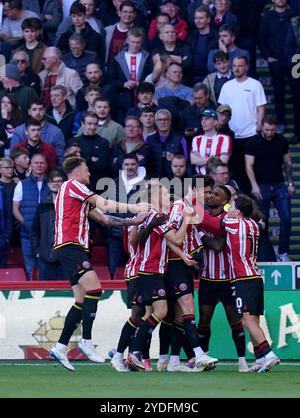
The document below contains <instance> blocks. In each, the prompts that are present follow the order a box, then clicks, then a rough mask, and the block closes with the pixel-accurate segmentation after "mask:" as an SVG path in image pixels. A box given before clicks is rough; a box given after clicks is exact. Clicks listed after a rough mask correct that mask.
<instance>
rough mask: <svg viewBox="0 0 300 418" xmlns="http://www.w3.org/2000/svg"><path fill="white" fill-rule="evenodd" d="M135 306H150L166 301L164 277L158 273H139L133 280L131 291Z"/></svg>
mask: <svg viewBox="0 0 300 418" xmlns="http://www.w3.org/2000/svg"><path fill="white" fill-rule="evenodd" d="M133 293H134V295H133V301H132V303H133V304H135V305H146V306H151V305H152V304H153V303H154V302H157V301H158V300H166V289H165V281H164V276H163V275H162V274H158V273H151V274H150V273H141V272H139V277H138V279H136V280H135V283H134V290H133Z"/></svg>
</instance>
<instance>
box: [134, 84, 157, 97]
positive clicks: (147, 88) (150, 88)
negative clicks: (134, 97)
mask: <svg viewBox="0 0 300 418" xmlns="http://www.w3.org/2000/svg"><path fill="white" fill-rule="evenodd" d="M148 92H150V93H153V94H154V93H155V87H154V85H153V84H152V83H148V81H143V82H142V83H140V84H139V85H138V87H137V89H136V93H137V94H139V93H148Z"/></svg>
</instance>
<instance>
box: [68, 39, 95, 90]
mask: <svg viewBox="0 0 300 418" xmlns="http://www.w3.org/2000/svg"><path fill="white" fill-rule="evenodd" d="M69 48H70V52H68V53H67V54H65V55H63V57H62V60H63V62H64V63H65V64H66V66H67V67H68V68H72V69H73V70H76V71H77V72H78V74H79V75H80V78H81V80H82V82H83V83H86V82H87V79H86V76H85V69H86V66H87V65H88V64H91V63H99V64H100V59H99V56H98V54H97V53H96V52H94V51H87V50H86V43H85V40H84V39H83V37H82V36H81V35H79V33H73V35H71V36H70V38H69Z"/></svg>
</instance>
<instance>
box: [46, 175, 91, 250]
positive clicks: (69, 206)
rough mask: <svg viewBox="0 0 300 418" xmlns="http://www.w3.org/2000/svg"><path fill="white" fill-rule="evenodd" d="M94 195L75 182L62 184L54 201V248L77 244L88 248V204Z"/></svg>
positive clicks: (70, 181)
mask: <svg viewBox="0 0 300 418" xmlns="http://www.w3.org/2000/svg"><path fill="white" fill-rule="evenodd" d="M93 194H94V193H93V192H92V191H91V190H89V189H88V188H87V187H86V186H85V185H84V184H82V183H79V182H78V181H77V180H68V181H66V182H64V183H63V185H62V186H61V189H60V191H59V192H58V195H57V198H56V201H55V212H56V214H55V239H54V247H59V246H61V245H66V244H79V245H81V246H82V247H84V248H86V249H88V248H89V221H88V213H89V203H88V202H87V201H86V200H87V199H88V198H89V197H90V196H92V195H93Z"/></svg>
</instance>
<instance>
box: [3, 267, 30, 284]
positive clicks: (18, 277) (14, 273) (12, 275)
mask: <svg viewBox="0 0 300 418" xmlns="http://www.w3.org/2000/svg"><path fill="white" fill-rule="evenodd" d="M0 281H12V282H18V281H26V277H25V272H24V270H23V269H22V268H12V267H7V268H4V269H0Z"/></svg>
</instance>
